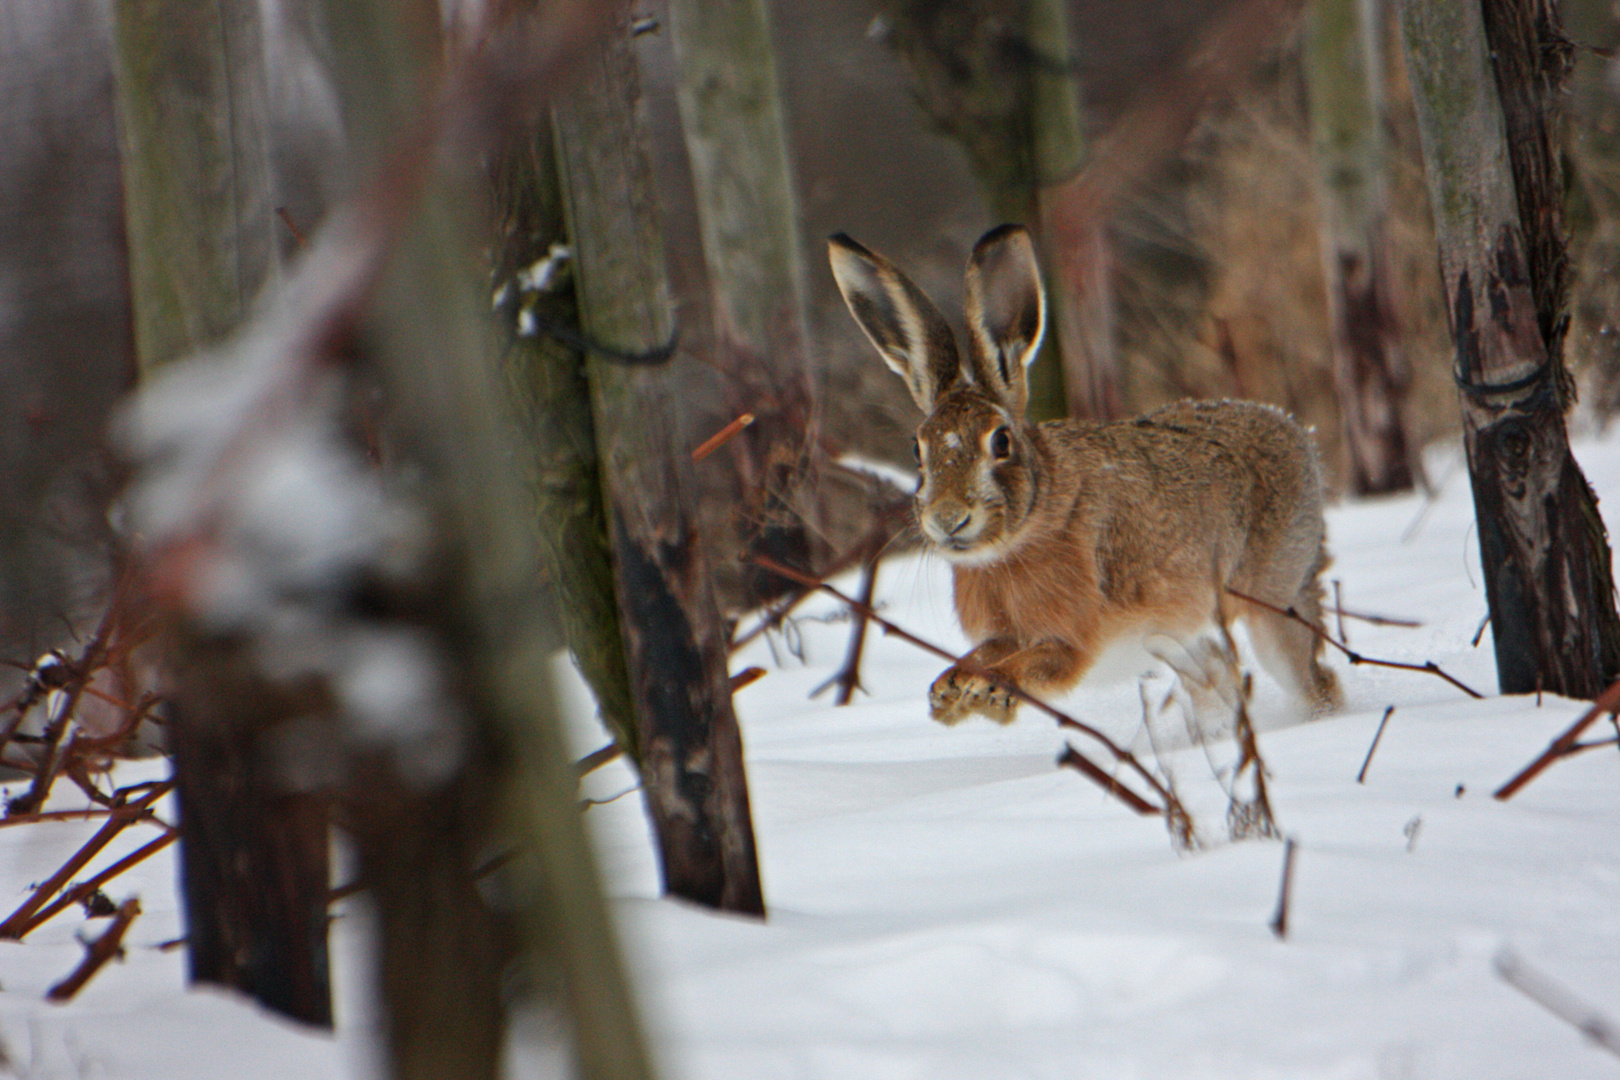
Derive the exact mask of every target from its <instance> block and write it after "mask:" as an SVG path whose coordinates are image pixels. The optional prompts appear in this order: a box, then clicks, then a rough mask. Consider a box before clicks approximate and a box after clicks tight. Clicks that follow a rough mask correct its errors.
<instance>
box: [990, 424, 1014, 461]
mask: <svg viewBox="0 0 1620 1080" xmlns="http://www.w3.org/2000/svg"><path fill="white" fill-rule="evenodd" d="M990 453H991V454H992V455H993V456H994V457H995V459H996V460H997V461H1006V460H1007V459H1008V458H1010V457H1012V432H1010V431H1008V430H1007V429H1006V428H1004V427H1000V428H996V430H995V432H994V433H993V434H992V435H991V436H990Z"/></svg>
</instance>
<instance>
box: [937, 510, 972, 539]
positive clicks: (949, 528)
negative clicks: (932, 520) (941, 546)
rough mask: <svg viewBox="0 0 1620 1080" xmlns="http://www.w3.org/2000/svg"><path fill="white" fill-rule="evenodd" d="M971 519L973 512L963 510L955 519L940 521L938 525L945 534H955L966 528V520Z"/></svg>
mask: <svg viewBox="0 0 1620 1080" xmlns="http://www.w3.org/2000/svg"><path fill="white" fill-rule="evenodd" d="M972 520H973V512H972V511H971V510H963V511H962V513H961V515H960V516H959V517H958V518H957V519H956V520H955V521H941V522H940V523H939V524H940V527H941V528H943V529H944V530H945V535H946V536H955V535H956V534H957V533H959V532H961V531H962V530H963V529H965V528H967V527H968V522H970V521H972Z"/></svg>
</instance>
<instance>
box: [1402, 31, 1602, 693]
mask: <svg viewBox="0 0 1620 1080" xmlns="http://www.w3.org/2000/svg"><path fill="white" fill-rule="evenodd" d="M1402 22H1403V31H1404V36H1405V43H1406V55H1407V65H1408V69H1409V71H1410V72H1411V78H1412V90H1413V96H1414V98H1415V101H1416V105H1417V115H1418V126H1419V129H1420V133H1421V136H1422V143H1423V159H1424V168H1425V171H1426V173H1427V174H1428V183H1429V203H1430V206H1431V207H1432V208H1433V210H1434V218H1435V227H1436V231H1437V232H1438V234H1439V241H1440V270H1441V277H1442V279H1443V281H1444V285H1445V297H1446V306H1447V311H1448V312H1449V314H1450V317H1451V332H1452V336H1453V339H1454V341H1455V343H1456V353H1455V358H1454V360H1453V367H1452V373H1453V375H1454V376H1455V377H1456V380H1457V389H1458V397H1459V400H1460V402H1461V406H1462V419H1463V439H1464V445H1465V447H1466V449H1467V453H1468V466H1469V473H1470V475H1471V476H1472V478H1473V489H1474V512H1475V515H1476V517H1477V518H1478V521H1479V547H1480V561H1481V562H1482V563H1483V565H1484V570H1485V591H1486V598H1487V600H1488V601H1489V605H1490V615H1491V631H1492V634H1493V637H1494V639H1495V643H1496V665H1497V677H1498V681H1499V683H1500V685H1501V688H1502V691H1503V692H1504V693H1519V694H1522V693H1530V692H1533V691H1542V690H1545V691H1547V692H1549V693H1558V694H1565V695H1568V696H1570V697H1582V698H1592V697H1595V696H1596V695H1597V694H1599V693H1600V692H1601V691H1602V690H1603V688H1604V687H1605V686H1607V685H1608V684H1609V683H1610V682H1611V681H1613V679H1614V677H1615V675H1616V674H1617V673H1620V617H1617V616H1616V612H1615V600H1614V582H1613V578H1612V575H1611V570H1610V554H1609V546H1608V537H1607V534H1606V532H1605V530H1604V527H1603V519H1602V518H1601V517H1600V516H1599V515H1598V510H1597V500H1596V498H1595V497H1594V496H1593V494H1592V490H1591V488H1590V487H1589V486H1588V485H1587V483H1586V478H1585V476H1583V475H1582V473H1581V470H1580V467H1579V466H1578V465H1577V464H1576V463H1575V459H1574V458H1573V457H1572V456H1571V455H1570V452H1569V439H1568V434H1567V432H1566V430H1565V427H1564V409H1565V406H1566V403H1567V401H1568V394H1569V386H1570V381H1569V375H1568V373H1567V372H1566V371H1565V369H1564V364H1563V336H1564V328H1565V325H1566V323H1565V313H1564V309H1565V303H1566V300H1565V283H1564V275H1565V266H1564V254H1563V232H1562V225H1561V220H1560V213H1561V212H1560V198H1561V181H1560V177H1559V169H1558V154H1557V145H1558V144H1557V140H1556V137H1555V136H1556V130H1557V129H1556V126H1555V125H1553V124H1552V123H1551V116H1552V109H1553V106H1554V104H1555V100H1556V97H1555V95H1556V92H1557V88H1558V86H1559V84H1560V82H1561V80H1562V76H1563V68H1564V65H1565V64H1566V63H1567V58H1568V50H1567V43H1564V42H1563V41H1562V39H1561V37H1559V36H1558V33H1557V27H1558V20H1557V14H1556V11H1555V9H1554V8H1553V7H1552V5H1551V4H1548V3H1542V2H1540V0H1486V2H1485V3H1484V4H1483V5H1481V4H1479V3H1476V2H1455V0H1403V6H1402Z"/></svg>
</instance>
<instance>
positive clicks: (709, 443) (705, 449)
mask: <svg viewBox="0 0 1620 1080" xmlns="http://www.w3.org/2000/svg"><path fill="white" fill-rule="evenodd" d="M753 422H754V414H753V413H751V412H745V413H743V414H742V415H741V416H739V417H737V419H735V420H733V421H732V422H731V423H729V424H727V425H726V426H725V427H723V428H721V429H720V430H719V431H717V432H715V433H714V434H713V435H710V436H709V437H708V438H707V439H704V440H703V441H702V442H701V443H699V444H698V446H697V449H696V450H693V451H692V460H693V461H694V462H698V461H702V460H703V459H704V458H706V457H708V456H709V455H710V454H712V453H714V452H715V451H716V450H718V449H720V448H721V447H722V446H724V445H726V443H728V442H730V441H731V440H732V439H735V438H736V437H737V436H738V435H739V434H741V433H742V429H743V428H745V427H747V426H748V425H749V424H752V423H753Z"/></svg>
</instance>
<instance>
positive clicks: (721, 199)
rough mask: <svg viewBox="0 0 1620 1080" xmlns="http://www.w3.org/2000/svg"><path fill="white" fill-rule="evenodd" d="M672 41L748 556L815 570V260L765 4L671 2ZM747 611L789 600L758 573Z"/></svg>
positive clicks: (779, 585) (751, 578)
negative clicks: (736, 426)
mask: <svg viewBox="0 0 1620 1080" xmlns="http://www.w3.org/2000/svg"><path fill="white" fill-rule="evenodd" d="M669 22H670V38H671V41H672V43H673V45H674V51H675V62H676V79H677V83H676V89H677V96H678V99H679V104H680V113H681V126H682V128H683V130H684V133H685V137H686V151H687V156H688V159H689V160H690V161H691V163H692V179H693V186H694V190H695V192H696V195H697V204H698V225H699V231H700V232H701V234H702V237H703V254H704V260H705V262H706V264H707V266H708V271H709V283H710V288H711V293H712V295H713V298H714V302H713V311H714V324H715V325H714V329H715V341H716V344H717V346H718V350H719V354H718V356H717V357H715V359H716V361H717V362H718V363H719V364H720V366H721V367H722V368H723V369H724V370H725V371H726V372H727V373H728V374H729V375H730V377H731V381H732V383H733V385H734V386H736V387H738V388H740V389H739V392H738V393H736V394H735V395H734V396H733V399H734V400H735V401H736V403H737V406H738V411H740V412H741V411H746V412H750V413H752V414H753V416H754V423H753V424H752V425H751V426H750V427H749V428H747V429H746V430H745V431H744V432H743V434H742V435H741V436H740V437H739V438H738V439H736V440H734V441H733V442H732V444H731V446H732V447H733V451H732V455H733V460H735V461H736V462H737V463H738V465H739V471H740V473H741V475H742V479H743V486H744V490H745V492H746V502H745V505H744V506H743V507H742V510H741V515H742V522H741V524H742V530H743V537H742V539H743V543H744V546H745V548H746V549H748V550H750V551H753V552H757V553H759V554H763V555H768V556H770V557H772V558H775V559H779V560H782V561H785V562H787V563H790V564H794V565H799V566H808V565H809V563H810V550H811V541H810V537H811V531H812V530H811V528H810V526H809V522H810V521H812V520H813V519H814V517H815V512H814V510H813V509H812V508H811V507H812V504H811V496H812V489H813V485H814V480H815V473H816V471H817V465H818V462H817V460H816V459H817V456H818V455H817V441H816V433H815V396H814V390H813V387H812V384H811V378H810V332H809V323H808V319H807V317H806V301H805V296H806V287H805V279H804V272H805V271H804V250H803V243H802V241H801V238H800V235H799V208H798V199H797V197H796V195H795V192H794V180H793V166H792V154H791V149H790V143H789V139H788V129H787V120H786V117H785V116H784V115H783V113H784V110H783V105H782V95H781V91H780V89H779V87H778V84H777V75H776V58H775V53H774V50H773V48H772V45H771V27H770V19H769V13H768V10H767V5H766V3H765V0H670V5H669ZM743 580H744V585H745V588H746V589H747V593H748V599H749V601H750V602H751V603H754V604H764V603H768V602H769V601H771V600H772V599H774V598H775V597H776V596H777V595H779V594H780V592H781V590H782V589H783V588H785V587H787V584H786V583H785V582H783V580H782V579H781V578H780V577H778V576H776V575H773V574H767V573H765V572H763V571H760V570H758V569H756V568H754V567H751V566H750V567H747V568H745V569H744V571H743Z"/></svg>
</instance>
